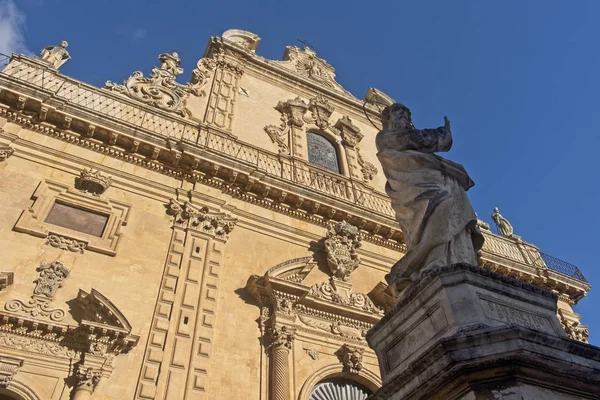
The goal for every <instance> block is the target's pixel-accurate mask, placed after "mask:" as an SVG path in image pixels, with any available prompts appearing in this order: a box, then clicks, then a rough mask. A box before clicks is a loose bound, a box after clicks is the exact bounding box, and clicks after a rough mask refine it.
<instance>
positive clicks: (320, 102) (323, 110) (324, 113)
mask: <svg viewBox="0 0 600 400" xmlns="http://www.w3.org/2000/svg"><path fill="white" fill-rule="evenodd" d="M308 109H309V110H310V112H311V113H312V119H313V121H314V123H315V125H317V126H318V127H319V128H320V129H323V130H325V129H327V128H329V117H331V114H333V111H334V110H335V108H334V107H333V106H332V105H331V104H329V101H328V100H327V99H326V98H325V97H323V96H322V95H320V94H319V95H317V97H315V98H313V99H310V101H309V103H308Z"/></svg>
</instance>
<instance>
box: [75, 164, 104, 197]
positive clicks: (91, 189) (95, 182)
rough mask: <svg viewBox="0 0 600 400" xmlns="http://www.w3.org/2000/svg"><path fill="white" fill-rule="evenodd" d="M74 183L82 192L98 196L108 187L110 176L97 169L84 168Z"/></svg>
mask: <svg viewBox="0 0 600 400" xmlns="http://www.w3.org/2000/svg"><path fill="white" fill-rule="evenodd" d="M75 183H76V186H77V188H78V189H79V190H81V191H82V192H85V193H91V194H93V195H96V196H99V195H101V194H102V193H104V192H105V191H106V189H108V188H109V187H110V185H111V183H112V178H111V177H110V176H107V175H104V174H102V173H101V172H100V171H98V170H93V169H84V170H83V171H81V173H80V175H79V177H78V178H77V181H76V182H75Z"/></svg>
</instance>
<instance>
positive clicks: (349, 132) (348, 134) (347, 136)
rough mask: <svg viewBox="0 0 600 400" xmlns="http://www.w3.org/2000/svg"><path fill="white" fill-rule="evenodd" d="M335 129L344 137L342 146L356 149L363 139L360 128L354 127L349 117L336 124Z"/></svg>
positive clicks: (339, 120) (344, 117)
mask: <svg viewBox="0 0 600 400" xmlns="http://www.w3.org/2000/svg"><path fill="white" fill-rule="evenodd" d="M335 128H336V129H337V131H339V132H340V135H341V136H342V144H344V145H346V146H349V147H356V146H357V145H358V144H359V143H360V141H361V140H362V138H363V134H362V133H360V129H359V128H358V126H356V125H354V123H353V122H352V120H351V119H350V118H349V117H348V116H346V115H345V116H343V117H342V118H340V119H338V120H337V122H336V123H335Z"/></svg>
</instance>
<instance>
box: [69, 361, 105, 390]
mask: <svg viewBox="0 0 600 400" xmlns="http://www.w3.org/2000/svg"><path fill="white" fill-rule="evenodd" d="M100 378H102V373H101V372H99V371H94V369H93V368H87V367H85V366H83V365H78V366H77V369H76V370H75V382H76V383H75V389H76V390H87V391H88V392H91V393H93V392H94V390H96V386H98V384H99V383H100Z"/></svg>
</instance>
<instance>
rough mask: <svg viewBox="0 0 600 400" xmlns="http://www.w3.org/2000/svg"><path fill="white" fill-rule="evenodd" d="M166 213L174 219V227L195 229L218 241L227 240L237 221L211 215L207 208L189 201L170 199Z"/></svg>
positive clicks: (229, 217) (219, 215) (225, 215)
mask: <svg viewBox="0 0 600 400" xmlns="http://www.w3.org/2000/svg"><path fill="white" fill-rule="evenodd" d="M167 213H168V214H169V215H172V216H173V217H174V222H175V224H176V225H180V226H182V225H185V226H187V227H190V228H195V229H197V230H199V231H201V232H204V233H207V234H209V235H212V236H214V237H216V238H219V239H225V240H226V239H228V238H229V234H230V233H231V231H233V228H234V227H235V224H236V222H237V220H236V219H235V218H232V217H231V216H230V215H227V214H217V213H212V212H210V210H209V209H208V207H198V206H195V205H193V204H192V203H190V202H189V201H185V202H183V203H182V202H180V201H178V200H175V199H172V200H171V201H170V203H169V205H168V206H167Z"/></svg>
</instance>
